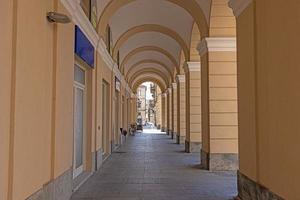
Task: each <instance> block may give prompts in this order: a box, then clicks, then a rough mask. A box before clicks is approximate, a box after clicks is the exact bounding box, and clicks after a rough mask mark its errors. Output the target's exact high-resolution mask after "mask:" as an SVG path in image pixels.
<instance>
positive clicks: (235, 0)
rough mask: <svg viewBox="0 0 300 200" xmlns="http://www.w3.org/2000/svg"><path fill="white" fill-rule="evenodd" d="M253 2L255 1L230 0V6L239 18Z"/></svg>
mask: <svg viewBox="0 0 300 200" xmlns="http://www.w3.org/2000/svg"><path fill="white" fill-rule="evenodd" d="M252 1H253V0H230V1H229V3H228V5H229V7H230V8H232V10H233V13H234V15H235V17H239V16H240V14H242V13H243V12H244V10H245V9H246V8H247V7H248V6H249V5H250V4H251V3H252Z"/></svg>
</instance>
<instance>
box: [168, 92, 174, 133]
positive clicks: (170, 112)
mask: <svg viewBox="0 0 300 200" xmlns="http://www.w3.org/2000/svg"><path fill="white" fill-rule="evenodd" d="M172 95H173V94H172V88H171V87H170V88H168V116H169V117H168V121H169V126H168V135H171V136H172V138H173V137H174V135H173V98H172Z"/></svg>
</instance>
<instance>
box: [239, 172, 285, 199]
mask: <svg viewBox="0 0 300 200" xmlns="http://www.w3.org/2000/svg"><path fill="white" fill-rule="evenodd" d="M238 192H239V195H238V197H239V198H240V199H241V200H252V199H259V200H270V199H272V200H284V199H283V198H282V197H279V196H278V195H276V194H274V193H273V192H272V191H270V190H269V189H268V188H266V187H264V186H262V185H260V184H258V183H256V182H255V181H253V180H251V179H250V178H248V177H247V176H245V175H244V174H242V173H241V172H240V171H238Z"/></svg>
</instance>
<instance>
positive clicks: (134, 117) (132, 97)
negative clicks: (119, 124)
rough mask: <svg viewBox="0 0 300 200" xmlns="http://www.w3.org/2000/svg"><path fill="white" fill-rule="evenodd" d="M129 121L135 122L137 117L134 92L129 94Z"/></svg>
mask: <svg viewBox="0 0 300 200" xmlns="http://www.w3.org/2000/svg"><path fill="white" fill-rule="evenodd" d="M130 107H131V123H133V122H136V117H137V113H136V112H137V98H136V95H135V94H133V93H132V94H131V106H130Z"/></svg>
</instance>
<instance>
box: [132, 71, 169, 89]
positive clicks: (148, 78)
mask: <svg viewBox="0 0 300 200" xmlns="http://www.w3.org/2000/svg"><path fill="white" fill-rule="evenodd" d="M144 82H153V83H156V84H157V85H158V86H159V87H160V88H161V91H165V90H166V89H167V88H168V85H167V84H166V83H165V81H164V80H163V79H162V78H161V77H160V76H158V75H156V74H143V75H140V76H138V77H137V78H136V79H135V80H134V81H133V82H132V84H131V85H130V87H131V88H132V90H133V92H135V93H136V91H137V88H138V87H139V86H140V85H141V84H142V83H144Z"/></svg>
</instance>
